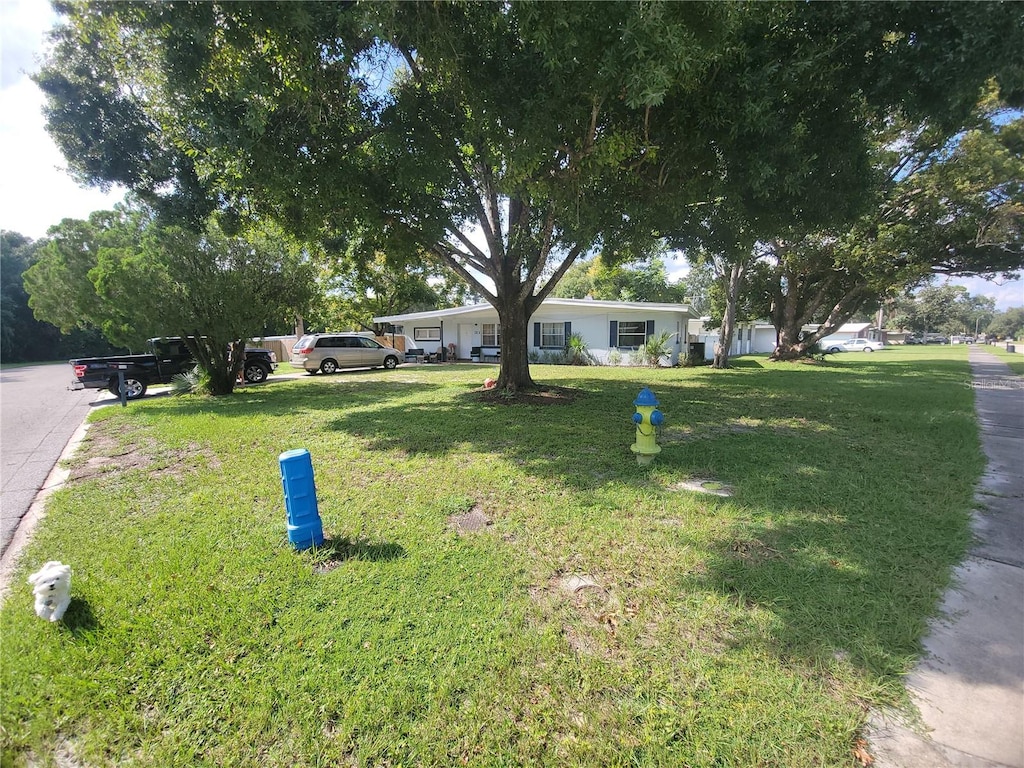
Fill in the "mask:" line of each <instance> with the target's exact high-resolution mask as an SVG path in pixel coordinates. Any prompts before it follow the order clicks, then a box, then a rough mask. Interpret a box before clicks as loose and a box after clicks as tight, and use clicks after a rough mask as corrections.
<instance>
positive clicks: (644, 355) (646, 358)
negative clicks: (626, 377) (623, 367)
mask: <svg viewBox="0 0 1024 768" xmlns="http://www.w3.org/2000/svg"><path fill="white" fill-rule="evenodd" d="M671 338H672V334H671V333H669V332H668V331H662V332H661V333H659V334H657V335H655V336H651V337H650V338H648V339H647V341H645V342H644V343H643V344H642V345H640V348H639V349H637V351H636V352H634V353H633V360H634V362H635V363H636V364H637V365H646V366H648V367H651V368H658V367H659V366H661V358H663V357H668V356H669V354H670V350H669V347H668V344H669V340H670V339H671Z"/></svg>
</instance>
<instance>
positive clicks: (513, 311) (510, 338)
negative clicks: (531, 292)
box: [497, 300, 536, 392]
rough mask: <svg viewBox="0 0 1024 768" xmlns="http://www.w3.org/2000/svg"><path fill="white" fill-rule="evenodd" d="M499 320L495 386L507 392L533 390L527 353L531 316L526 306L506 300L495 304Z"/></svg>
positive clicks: (533, 385) (534, 387)
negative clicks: (501, 303) (498, 360)
mask: <svg viewBox="0 0 1024 768" xmlns="http://www.w3.org/2000/svg"><path fill="white" fill-rule="evenodd" d="M498 321H499V322H500V323H501V369H500V372H499V373H498V385H497V388H498V389H501V390H505V391H507V392H521V391H525V390H531V389H536V385H535V384H534V383H533V378H532V377H531V376H530V360H529V357H528V356H527V348H528V340H529V322H530V318H529V316H528V315H527V313H526V307H525V306H524V305H522V304H519V303H516V302H515V301H514V300H513V301H508V302H506V303H504V304H503V305H502V306H500V307H498Z"/></svg>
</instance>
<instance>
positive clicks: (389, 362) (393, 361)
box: [384, 355, 398, 370]
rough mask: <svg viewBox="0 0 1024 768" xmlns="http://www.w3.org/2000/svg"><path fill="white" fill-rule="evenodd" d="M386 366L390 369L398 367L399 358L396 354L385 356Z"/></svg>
mask: <svg viewBox="0 0 1024 768" xmlns="http://www.w3.org/2000/svg"><path fill="white" fill-rule="evenodd" d="M384 367H385V368H387V369H388V370H392V369H394V368H397V367H398V358H397V357H395V356H394V355H388V356H387V357H385V358H384Z"/></svg>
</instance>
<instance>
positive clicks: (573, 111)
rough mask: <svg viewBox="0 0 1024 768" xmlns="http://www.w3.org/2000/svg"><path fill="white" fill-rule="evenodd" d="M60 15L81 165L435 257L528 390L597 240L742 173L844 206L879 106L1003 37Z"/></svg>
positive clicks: (502, 6) (63, 78)
mask: <svg viewBox="0 0 1024 768" xmlns="http://www.w3.org/2000/svg"><path fill="white" fill-rule="evenodd" d="M922 5H923V4H922ZM58 7H59V8H60V9H61V10H62V11H64V12H65V13H66V15H67V21H66V22H65V23H64V24H63V25H62V26H61V27H60V28H59V29H58V30H57V32H56V35H55V41H56V46H55V48H54V52H53V55H52V56H51V57H50V59H49V61H48V63H47V66H46V67H45V68H44V70H43V72H42V73H41V75H40V76H39V78H38V82H39V83H40V85H41V86H42V88H43V89H44V91H46V93H47V95H48V98H49V101H48V104H49V107H48V121H49V126H50V129H51V132H52V133H53V134H54V136H55V138H56V139H57V141H58V143H59V144H60V145H61V147H62V148H63V149H64V151H65V153H66V154H67V155H68V159H69V165H70V166H71V167H72V168H73V169H74V170H75V171H76V172H77V173H78V174H79V175H80V176H81V177H83V178H85V179H87V180H91V181H94V182H97V181H98V182H113V181H116V182H119V183H123V184H125V185H127V186H128V187H130V188H132V189H136V190H137V191H139V192H140V193H142V194H145V195H146V196H147V198H148V199H154V200H163V201H164V202H165V203H166V204H167V206H168V207H169V208H170V209H171V211H172V212H173V213H174V214H175V215H178V216H194V217H197V218H201V216H202V215H203V214H204V213H205V212H208V211H209V210H217V211H219V212H220V215H221V217H222V219H223V220H224V221H225V223H227V224H228V225H231V224H233V223H234V222H235V221H237V220H239V219H241V218H244V217H247V216H252V215H256V216H273V217H275V218H278V219H279V220H281V221H283V222H285V223H286V224H287V225H288V226H289V227H290V228H291V229H293V230H294V231H297V232H300V233H302V234H303V235H304V236H306V237H310V238H312V237H322V236H325V235H330V234H333V233H335V232H337V231H346V230H348V229H350V228H352V227H353V225H355V224H358V225H359V226H362V227H371V228H374V229H376V230H377V231H379V232H380V235H381V238H382V240H383V241H385V242H390V243H392V244H393V245H394V247H396V248H400V249H406V250H413V249H418V250H419V251H421V252H424V253H430V254H432V255H433V256H434V257H435V258H437V259H439V260H440V261H441V262H442V263H444V264H445V265H446V266H447V267H448V268H450V269H451V270H452V271H453V272H454V273H455V274H457V275H459V276H460V277H461V278H462V279H463V280H465V281H466V283H467V284H469V285H470V286H471V287H472V289H473V290H474V291H476V292H477V293H479V294H480V295H482V296H485V297H486V298H487V300H488V301H490V302H491V303H492V304H493V305H494V307H495V309H496V310H497V313H498V316H499V319H500V322H501V326H502V355H501V360H502V366H501V374H500V376H499V386H500V387H503V388H507V389H518V388H523V387H529V386H531V385H532V379H531V377H530V372H529V366H528V362H527V354H526V351H527V339H528V335H527V327H528V325H527V323H528V320H529V318H530V316H531V315H532V313H533V312H534V311H535V310H536V308H537V307H538V306H539V305H540V303H541V302H542V301H543V299H544V298H545V297H546V296H547V295H548V294H549V292H550V291H551V289H552V288H553V286H554V285H555V284H556V283H557V281H558V279H559V278H560V277H561V276H562V275H563V274H564V273H565V271H566V270H567V269H568V268H569V267H570V266H571V265H572V264H573V262H574V261H575V260H576V259H577V258H578V257H580V256H581V255H582V254H586V253H588V252H591V251H593V250H596V249H600V250H601V251H602V253H603V254H604V255H605V256H606V257H607V258H613V257H614V256H615V254H618V253H627V252H629V253H635V252H637V250H638V249H639V250H640V251H642V250H643V249H644V246H645V245H646V244H648V243H650V242H653V240H654V238H655V235H658V234H663V233H665V232H666V231H667V230H669V229H673V228H675V229H678V228H680V227H685V226H686V225H687V223H688V222H689V221H691V219H692V217H691V216H690V215H689V214H688V213H687V211H688V210H690V209H689V208H688V206H690V205H691V204H694V203H700V202H707V201H709V200H711V199H713V198H714V197H716V196H718V195H720V194H722V193H723V190H725V191H727V192H728V193H729V194H730V195H734V196H735V197H736V199H737V200H740V199H742V200H744V201H745V202H744V205H745V206H746V211H747V213H748V214H750V215H751V216H752V217H753V218H755V219H756V218H758V216H759V213H758V212H759V211H768V210H769V208H770V206H771V205H772V199H773V197H774V198H776V199H778V198H783V197H784V198H786V200H787V202H786V208H787V210H789V211H792V212H793V213H794V214H795V215H797V216H798V217H802V216H803V214H804V212H803V211H802V209H803V208H815V207H819V208H820V207H827V201H828V200H829V199H832V198H830V196H828V195H823V194H821V192H822V189H821V188H815V186H814V182H815V181H816V182H817V183H818V184H819V185H820V184H821V183H823V182H826V181H827V179H828V176H827V173H828V171H829V169H830V168H831V169H832V170H833V171H835V170H837V169H839V167H840V166H843V168H846V169H849V168H855V167H857V165H858V158H861V157H862V156H863V150H864V149H865V142H864V141H863V140H862V138H861V131H862V130H863V128H862V126H863V122H862V121H861V120H860V119H859V117H860V114H861V108H862V105H863V104H864V103H865V102H867V103H885V104H891V103H893V102H894V101H899V100H901V99H906V100H907V101H908V102H911V103H917V102H922V103H925V104H927V103H928V102H929V100H931V99H934V98H939V97H940V96H941V98H942V99H943V100H944V102H947V103H948V102H949V101H951V100H953V101H956V100H960V99H962V98H964V97H965V94H966V91H971V90H972V89H973V86H972V87H971V88H966V87H965V83H968V82H969V81H970V80H971V78H973V77H974V75H975V74H976V70H978V69H979V64H978V62H979V61H981V60H982V59H987V58H988V57H989V56H991V55H992V53H993V51H992V48H993V46H992V45H989V46H988V47H987V48H986V49H985V50H981V51H978V50H976V48H977V45H978V43H979V41H980V34H981V33H978V34H971V35H965V34H963V30H964V29H965V28H966V27H967V26H969V25H967V24H966V22H965V19H966V17H967V14H966V13H965V12H964V11H962V10H956V8H955V6H945V5H943V6H941V7H935V8H933V7H932V4H928V7H927V8H926V9H924V8H920V7H916V6H915V4H874V5H861V4H831V3H828V4H824V3H823V4H807V3H804V4H793V3H785V4H770V3H735V4H725V3H667V2H644V3H626V2H622V3H599V4H593V3H525V2H524V3H516V2H514V3H460V2H443V3H430V4H427V3H326V2H324V3H281V4H278V3H252V4H250V3H216V2H211V3H195V4H193V3H179V2H166V3H99V2H97V3H87V4H78V3H68V4H60V5H59V6H58ZM971 13H972V14H973V13H974V11H971ZM997 15H998V14H997ZM1003 15H1005V14H1003ZM972 24H973V27H972V30H973V31H977V30H978V29H981V30H982V32H985V33H992V32H993V31H994V32H995V33H996V35H998V34H1002V33H1003V32H1004V30H1002V29H1000V26H1005V23H1004V22H1003V21H1001V19H1000V18H996V17H993V18H991V19H990V20H988V21H985V22H983V23H980V22H978V21H977V20H973V17H972ZM986 25H987V26H986ZM998 39H999V38H998V37H996V36H995V35H990V40H998ZM997 53H998V52H997ZM954 70H955V71H957V72H968V73H969V75H970V76H969V77H959V78H956V77H952V78H951V77H950V76H949V75H950V73H951V72H953V71H954ZM780 73H781V74H780ZM806 84H811V86H813V87H810V88H808V87H805V85H806ZM808 94H814V99H812V100H811V101H810V102H809V107H806V105H805V102H804V99H805V96H807V95H808ZM970 95H971V97H972V98H973V96H974V94H973V92H972V93H971V94H970ZM827 116H829V117H830V118H831V119H830V120H825V119H824V118H825V117H827ZM805 118H806V119H805ZM837 128H838V130H836V129H837ZM837 139H838V140H837ZM829 147H841V148H842V149H843V151H842V152H840V153H835V154H833V153H830V152H815V151H814V150H815V149H818V150H822V148H829ZM826 156H827V157H826ZM821 158H824V159H821ZM793 167H795V168H796V170H795V171H792V170H789V169H792V168H793ZM780 169H782V172H780ZM843 172H844V173H846V171H845V170H844V171H843ZM723 173H725V174H727V175H726V176H724V177H723ZM822 173H824V174H825V175H824V176H822V175H821V174H822ZM769 218H771V219H772V220H774V214H771V216H770V217H769ZM782 218H786V217H782ZM627 245H628V246H631V247H626V246H627Z"/></svg>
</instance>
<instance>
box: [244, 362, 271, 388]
mask: <svg viewBox="0 0 1024 768" xmlns="http://www.w3.org/2000/svg"><path fill="white" fill-rule="evenodd" d="M242 370H243V372H244V374H245V380H246V381H247V382H249V383H250V384H259V383H261V382H264V381H266V380H267V376H269V375H270V374H269V373H268V372H267V369H266V368H264V367H263V366H262V365H260V364H259V363H246V365H245V367H244V368H243V369H242Z"/></svg>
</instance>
